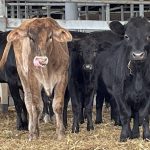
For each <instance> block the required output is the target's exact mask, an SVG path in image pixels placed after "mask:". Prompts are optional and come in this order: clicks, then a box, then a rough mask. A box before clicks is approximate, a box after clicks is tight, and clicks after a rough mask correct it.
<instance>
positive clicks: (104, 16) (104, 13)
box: [102, 6, 106, 20]
mask: <svg viewBox="0 0 150 150" xmlns="http://www.w3.org/2000/svg"><path fill="white" fill-rule="evenodd" d="M102 20H106V12H105V6H102Z"/></svg>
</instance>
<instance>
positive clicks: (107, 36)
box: [90, 21, 124, 125]
mask: <svg viewBox="0 0 150 150" xmlns="http://www.w3.org/2000/svg"><path fill="white" fill-rule="evenodd" d="M114 23H116V24H117V27H118V28H119V29H120V30H119V31H120V32H119V31H118V32H112V31H96V32H91V33H90V37H93V38H94V39H95V40H96V41H97V42H98V43H99V53H100V52H101V51H105V50H106V49H109V48H110V47H111V46H112V45H114V44H115V43H117V42H119V41H121V40H123V37H124V36H123V33H121V29H122V28H123V26H121V25H120V24H118V22H117V21H114ZM112 24H113V23H112ZM112 24H110V27H111V25H112ZM111 28H112V27H111ZM96 64H97V62H96ZM96 68H97V70H96V73H97V82H96V83H97V91H96V120H95V123H96V124H99V123H102V108H103V103H104V100H106V101H107V102H109V103H110V106H111V119H112V120H114V121H115V125H120V119H119V116H118V110H117V108H116V102H115V100H114V98H113V97H112V95H111V94H110V93H109V92H108V91H107V88H106V86H105V83H104V82H103V79H102V78H101V75H100V74H99V73H98V72H99V71H98V68H99V67H96Z"/></svg>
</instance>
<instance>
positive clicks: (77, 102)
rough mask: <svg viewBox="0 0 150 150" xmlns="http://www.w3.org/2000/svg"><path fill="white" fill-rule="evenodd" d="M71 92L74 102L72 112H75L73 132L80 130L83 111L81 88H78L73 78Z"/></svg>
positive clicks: (70, 84) (70, 86) (70, 83)
mask: <svg viewBox="0 0 150 150" xmlns="http://www.w3.org/2000/svg"><path fill="white" fill-rule="evenodd" d="M68 87H69V93H70V97H71V104H72V112H73V124H72V133H78V132H79V119H80V111H81V107H82V106H81V103H82V99H81V90H80V89H79V88H78V87H79V85H77V83H76V82H73V81H72V80H71V81H70V82H69V86H68Z"/></svg>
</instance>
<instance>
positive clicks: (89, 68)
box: [83, 64, 93, 70]
mask: <svg viewBox="0 0 150 150" xmlns="http://www.w3.org/2000/svg"><path fill="white" fill-rule="evenodd" d="M83 69H84V70H92V69H93V65H92V64H84V65H83Z"/></svg>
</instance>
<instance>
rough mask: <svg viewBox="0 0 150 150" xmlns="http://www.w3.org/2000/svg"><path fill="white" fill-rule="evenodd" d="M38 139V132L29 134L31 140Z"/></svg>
mask: <svg viewBox="0 0 150 150" xmlns="http://www.w3.org/2000/svg"><path fill="white" fill-rule="evenodd" d="M36 139H38V135H37V134H29V141H32V140H36Z"/></svg>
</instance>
